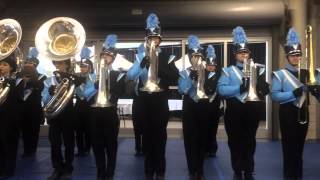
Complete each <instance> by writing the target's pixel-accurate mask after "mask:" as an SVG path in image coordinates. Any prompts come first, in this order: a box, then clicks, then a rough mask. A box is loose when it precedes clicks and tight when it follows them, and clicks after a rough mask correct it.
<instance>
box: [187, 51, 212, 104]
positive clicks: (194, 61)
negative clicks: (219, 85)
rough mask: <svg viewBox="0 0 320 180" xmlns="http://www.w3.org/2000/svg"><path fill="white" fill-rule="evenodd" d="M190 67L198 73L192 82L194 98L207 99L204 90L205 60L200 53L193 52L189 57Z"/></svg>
mask: <svg viewBox="0 0 320 180" xmlns="http://www.w3.org/2000/svg"><path fill="white" fill-rule="evenodd" d="M191 65H192V67H191V69H193V70H196V71H197V74H198V79H197V81H195V82H194V85H195V87H196V97H195V98H196V99H207V98H208V96H207V95H206V93H205V90H204V83H205V79H206V74H205V73H206V71H205V70H206V62H205V61H203V57H202V55H201V54H195V55H193V56H192V57H191Z"/></svg>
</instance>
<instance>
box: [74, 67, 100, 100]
mask: <svg viewBox="0 0 320 180" xmlns="http://www.w3.org/2000/svg"><path fill="white" fill-rule="evenodd" d="M95 81H96V75H95V74H93V73H91V74H89V75H88V78H87V80H86V82H85V83H82V84H81V85H80V86H78V87H77V88H76V95H77V96H78V97H79V98H80V99H81V100H84V99H85V100H87V101H89V100H90V99H91V98H92V97H93V96H94V95H95V94H96V91H97V90H96V89H95V88H94V83H95Z"/></svg>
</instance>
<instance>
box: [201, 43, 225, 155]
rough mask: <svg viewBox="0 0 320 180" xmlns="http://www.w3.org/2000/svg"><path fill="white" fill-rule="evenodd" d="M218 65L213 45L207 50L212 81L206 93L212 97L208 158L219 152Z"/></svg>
mask: <svg viewBox="0 0 320 180" xmlns="http://www.w3.org/2000/svg"><path fill="white" fill-rule="evenodd" d="M218 68H219V67H218V63H217V62H216V54H215V49H214V47H213V46H212V45H209V46H208V48H207V66H206V73H207V74H208V78H209V77H210V81H206V82H207V83H208V85H206V86H205V92H206V94H207V95H209V96H211V97H212V98H211V100H210V101H209V104H208V105H209V108H208V111H209V112H208V117H209V122H208V137H207V149H206V154H207V156H208V157H215V156H216V152H217V150H218V143H217V131H218V125H219V118H220V116H221V114H222V113H221V108H220V103H221V98H220V96H219V95H218V93H217V84H218V80H219V77H220V74H221V72H220V69H218Z"/></svg>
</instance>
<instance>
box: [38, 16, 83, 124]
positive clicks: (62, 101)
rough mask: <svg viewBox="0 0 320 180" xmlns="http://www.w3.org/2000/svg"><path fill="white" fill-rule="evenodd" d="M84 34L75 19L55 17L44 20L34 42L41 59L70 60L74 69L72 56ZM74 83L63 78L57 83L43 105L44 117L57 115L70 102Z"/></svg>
mask: <svg viewBox="0 0 320 180" xmlns="http://www.w3.org/2000/svg"><path fill="white" fill-rule="evenodd" d="M85 39H86V34H85V30H84V28H83V26H82V25H81V24H80V23H79V22H78V21H76V20H75V19H72V18H69V17H57V18H53V19H50V20H49V21H47V22H45V23H44V24H43V25H42V26H41V27H40V28H39V30H38V31H37V34H36V38H35V44H36V48H37V49H38V51H39V55H40V56H41V58H42V59H47V60H53V61H64V60H67V59H70V60H71V67H70V70H71V71H72V72H70V73H73V71H74V67H73V66H74V57H75V55H76V54H78V53H80V51H81V49H82V47H83V46H84V43H85ZM74 91H75V84H74V83H73V82H72V79H71V78H70V79H69V78H64V79H62V80H61V83H60V84H58V85H57V88H56V93H55V94H54V95H53V96H52V98H51V99H50V101H49V102H48V103H47V104H45V106H44V114H45V116H46V118H49V119H51V118H54V117H55V116H57V115H58V114H59V113H60V112H61V111H62V110H63V109H64V108H65V106H66V105H67V104H68V102H70V100H71V99H72V97H73V94H74Z"/></svg>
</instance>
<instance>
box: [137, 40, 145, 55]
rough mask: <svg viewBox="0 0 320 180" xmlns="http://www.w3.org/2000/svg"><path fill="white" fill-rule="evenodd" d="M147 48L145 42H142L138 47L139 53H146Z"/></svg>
mask: <svg viewBox="0 0 320 180" xmlns="http://www.w3.org/2000/svg"><path fill="white" fill-rule="evenodd" d="M144 51H145V48H144V44H143V43H141V44H140V46H139V47H138V54H141V53H144Z"/></svg>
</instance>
